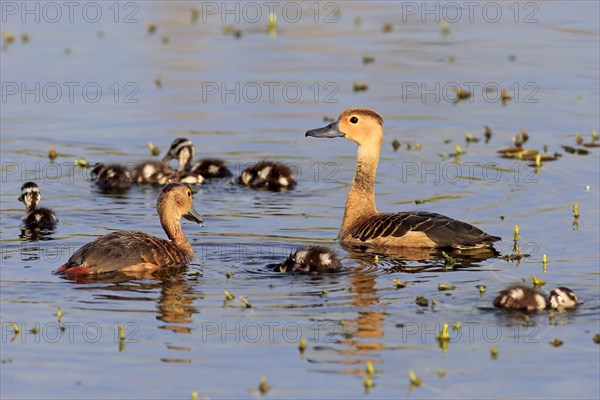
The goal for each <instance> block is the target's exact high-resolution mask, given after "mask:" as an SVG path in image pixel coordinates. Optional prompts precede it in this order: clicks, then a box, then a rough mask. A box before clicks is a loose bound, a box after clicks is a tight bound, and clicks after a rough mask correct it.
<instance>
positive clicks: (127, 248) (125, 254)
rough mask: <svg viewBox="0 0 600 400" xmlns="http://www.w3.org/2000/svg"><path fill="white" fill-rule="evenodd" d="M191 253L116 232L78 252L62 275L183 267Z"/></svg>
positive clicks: (145, 237) (149, 237)
mask: <svg viewBox="0 0 600 400" xmlns="http://www.w3.org/2000/svg"><path fill="white" fill-rule="evenodd" d="M192 258H193V252H188V251H186V250H185V249H183V248H181V247H178V246H177V245H175V244H174V243H173V242H171V241H169V240H165V239H161V238H157V237H155V236H152V235H148V234H146V233H144V232H140V231H117V232H113V233H110V234H108V235H104V236H100V237H99V238H97V239H96V240H94V241H92V242H90V243H88V244H86V245H85V246H83V247H81V248H80V249H79V250H77V251H76V252H75V253H74V254H73V255H72V256H71V258H70V259H69V261H68V262H67V264H66V267H65V271H67V272H68V270H69V269H73V270H72V272H73V273H75V272H77V273H78V274H96V273H102V272H111V271H127V270H132V271H134V270H136V269H149V268H150V267H152V266H155V267H156V268H160V267H166V266H169V265H176V264H185V263H188V262H190V261H191V260H192Z"/></svg>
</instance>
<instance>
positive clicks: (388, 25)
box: [381, 22, 394, 33]
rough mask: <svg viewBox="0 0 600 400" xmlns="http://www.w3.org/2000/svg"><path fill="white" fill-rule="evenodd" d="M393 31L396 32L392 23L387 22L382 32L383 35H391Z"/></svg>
mask: <svg viewBox="0 0 600 400" xmlns="http://www.w3.org/2000/svg"><path fill="white" fill-rule="evenodd" d="M393 30H394V25H392V23H391V22H386V23H385V24H383V27H382V28H381V31H382V32H383V33H390V32H391V31H393Z"/></svg>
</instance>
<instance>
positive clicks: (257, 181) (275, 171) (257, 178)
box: [237, 160, 296, 192]
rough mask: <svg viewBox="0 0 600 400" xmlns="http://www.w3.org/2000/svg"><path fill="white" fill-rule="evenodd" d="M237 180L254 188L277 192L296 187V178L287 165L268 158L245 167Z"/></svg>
mask: <svg viewBox="0 0 600 400" xmlns="http://www.w3.org/2000/svg"><path fill="white" fill-rule="evenodd" d="M237 182H238V183H239V184H241V185H244V186H248V187H251V188H254V189H267V190H272V191H275V192H277V191H280V190H286V189H294V188H295V187H296V180H295V179H294V177H293V175H292V171H291V169H290V168H289V167H288V166H287V165H285V164H282V163H278V162H275V161H267V160H263V161H259V162H257V163H256V164H254V165H251V166H249V167H248V168H246V169H244V170H243V171H242V174H241V175H240V176H239V178H238V179H237Z"/></svg>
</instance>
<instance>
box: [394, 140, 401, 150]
mask: <svg viewBox="0 0 600 400" xmlns="http://www.w3.org/2000/svg"><path fill="white" fill-rule="evenodd" d="M400 146H402V144H401V143H400V141H399V140H398V139H394V140H392V149H394V151H398V149H399V148H400Z"/></svg>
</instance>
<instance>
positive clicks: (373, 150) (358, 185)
mask: <svg viewBox="0 0 600 400" xmlns="http://www.w3.org/2000/svg"><path fill="white" fill-rule="evenodd" d="M306 136H313V137H317V138H335V137H344V138H346V139H349V140H352V141H353V142H355V143H357V144H358V155H357V162H356V172H355V174H354V180H353V182H352V186H351V188H350V191H349V192H348V197H347V200H346V210H345V212H344V217H343V219H342V226H341V228H340V231H339V234H338V240H340V241H341V242H342V243H344V244H350V245H364V244H368V245H374V246H385V247H422V248H436V247H437V248H455V249H467V248H471V249H473V248H484V247H490V246H491V245H492V243H493V242H496V241H498V240H500V238H499V237H497V236H492V235H488V234H487V233H485V232H483V231H482V230H481V229H479V228H476V227H474V226H473V225H470V224H468V223H465V222H462V221H458V220H455V219H452V218H449V217H446V216H444V215H441V214H436V213H432V212H427V211H408V212H397V213H379V212H378V211H377V208H376V206H375V191H374V187H375V172H376V171H377V164H378V163H379V153H380V150H381V141H382V138H383V118H381V116H380V115H379V114H377V113H376V112H375V111H373V110H369V109H365V108H354V109H348V110H346V111H344V112H343V113H342V114H341V115H340V117H339V118H338V120H337V121H335V122H333V123H331V124H329V125H327V126H326V127H324V128H320V129H313V130H310V131H308V132H306Z"/></svg>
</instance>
